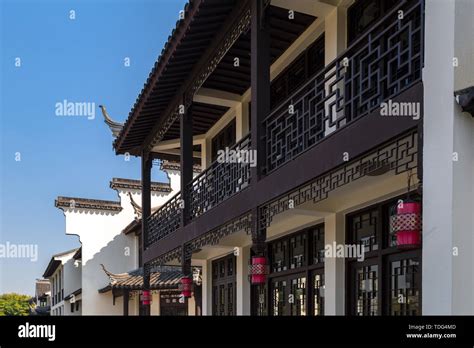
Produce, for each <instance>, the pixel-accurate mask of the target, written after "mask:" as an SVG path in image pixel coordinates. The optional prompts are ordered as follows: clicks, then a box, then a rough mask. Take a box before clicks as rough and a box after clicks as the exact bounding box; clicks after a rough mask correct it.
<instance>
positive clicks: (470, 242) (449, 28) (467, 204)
mask: <svg viewBox="0 0 474 348" xmlns="http://www.w3.org/2000/svg"><path fill="white" fill-rule="evenodd" d="M473 12H474V3H473V2H472V1H470V0H457V1H453V0H446V1H439V0H427V1H426V3H425V68H424V70H423V82H424V126H423V129H424V149H423V168H424V169H423V172H424V177H423V193H424V195H423V234H424V239H423V271H422V272H423V273H422V274H423V276H422V282H423V285H422V286H423V289H422V293H423V294H422V296H423V308H422V310H423V314H426V315H450V314H471V315H472V314H474V267H473V266H474V260H473V251H474V221H473V216H474V214H473V212H474V189H473V177H474V175H473V174H474V121H473V118H472V117H471V116H470V115H468V114H465V113H464V114H463V113H462V112H461V110H460V108H459V106H458V105H457V103H456V101H455V99H454V96H453V93H454V91H456V90H458V89H461V88H466V87H469V86H472V85H474V72H473V69H474V65H473V59H474V58H473V57H474V49H473V47H474V46H473V45H474V43H473V40H472V33H473V31H474V27H473V22H472V13H473ZM456 60H457V61H456ZM456 63H457V66H455V65H456ZM455 159H457V160H455Z"/></svg>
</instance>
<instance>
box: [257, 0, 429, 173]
mask: <svg viewBox="0 0 474 348" xmlns="http://www.w3.org/2000/svg"><path fill="white" fill-rule="evenodd" d="M399 16H400V17H401V16H402V17H403V18H401V19H400V17H399ZM422 65H423V1H422V0H405V1H402V2H400V4H399V5H398V6H397V7H396V8H394V9H393V10H391V11H390V12H389V13H388V14H387V15H386V16H384V17H383V18H382V19H380V20H379V21H378V22H377V23H375V24H374V26H373V27H372V28H371V29H370V30H369V31H368V32H367V33H366V34H365V35H363V36H362V37H360V38H359V39H357V40H356V41H355V42H354V43H353V44H351V45H350V47H348V48H347V49H346V50H345V51H344V52H343V53H342V54H341V55H339V57H338V58H337V59H335V60H334V61H333V62H332V63H330V64H329V65H327V66H326V67H325V68H324V69H323V70H322V71H320V72H319V73H317V74H316V75H315V76H314V77H313V78H312V79H311V80H310V81H308V82H307V83H305V84H304V85H303V86H302V87H300V88H299V89H298V90H297V91H295V92H294V93H293V94H292V95H291V96H290V97H289V98H288V99H287V100H286V102H283V103H282V104H281V105H280V106H279V107H278V108H276V109H275V110H273V111H272V112H271V113H270V114H269V115H268V117H266V118H265V119H264V121H263V128H264V133H265V134H264V141H265V144H266V167H265V168H264V172H265V173H269V172H271V171H273V170H275V169H277V168H278V167H280V166H281V165H283V164H285V163H287V162H288V161H290V160H292V159H294V158H295V157H296V156H298V155H300V154H301V153H303V152H304V151H306V150H308V149H309V148H311V147H312V146H315V145H316V144H318V143H319V142H320V141H321V140H323V139H324V138H325V137H326V136H328V135H329V134H332V133H334V132H336V131H337V130H339V129H340V128H342V127H344V126H346V125H348V124H349V123H351V122H354V121H355V120H358V119H360V118H361V117H363V116H365V115H367V114H369V113H370V112H372V111H374V110H375V109H377V108H378V107H379V106H380V104H381V103H382V102H384V101H387V100H389V99H391V98H393V97H395V96H396V95H398V94H399V93H401V92H403V91H404V90H406V89H408V88H409V87H411V86H413V85H414V84H415V83H417V82H418V81H420V80H421V69H422Z"/></svg>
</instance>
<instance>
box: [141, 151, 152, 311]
mask: <svg viewBox="0 0 474 348" xmlns="http://www.w3.org/2000/svg"><path fill="white" fill-rule="evenodd" d="M141 160H142V245H141V247H142V250H143V251H144V250H145V246H146V245H147V239H148V226H147V223H148V218H149V217H150V214H151V168H152V166H153V158H152V156H151V155H150V152H148V151H144V152H142V156H141ZM143 268H144V271H143V290H144V291H149V290H150V272H149V270H148V268H147V267H143ZM143 314H144V315H150V305H143Z"/></svg>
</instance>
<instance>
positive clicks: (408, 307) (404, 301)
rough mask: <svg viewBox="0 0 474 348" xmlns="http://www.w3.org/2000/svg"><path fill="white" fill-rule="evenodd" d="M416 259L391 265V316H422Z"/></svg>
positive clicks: (395, 262)
mask: <svg viewBox="0 0 474 348" xmlns="http://www.w3.org/2000/svg"><path fill="white" fill-rule="evenodd" d="M419 271H420V269H419V262H418V260H417V259H416V258H412V259H405V260H400V261H393V262H391V263H390V315H421V311H420V284H419V280H418V279H419V278H418V277H417V275H418V272H419Z"/></svg>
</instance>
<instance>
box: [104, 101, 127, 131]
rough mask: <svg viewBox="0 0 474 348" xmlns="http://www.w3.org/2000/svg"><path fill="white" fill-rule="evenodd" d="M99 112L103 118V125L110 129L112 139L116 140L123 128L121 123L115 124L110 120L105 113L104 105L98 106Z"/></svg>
mask: <svg viewBox="0 0 474 348" xmlns="http://www.w3.org/2000/svg"><path fill="white" fill-rule="evenodd" d="M99 108H100V110H101V111H102V115H103V116H104V122H105V124H106V125H107V126H108V127H109V128H110V130H111V131H112V135H113V137H114V138H117V137H118V135H119V134H120V132H121V131H122V128H123V125H124V124H123V123H120V122H116V121H114V120H112V118H111V117H110V116H109V114H108V113H107V110H106V108H105V106H104V105H99Z"/></svg>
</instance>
